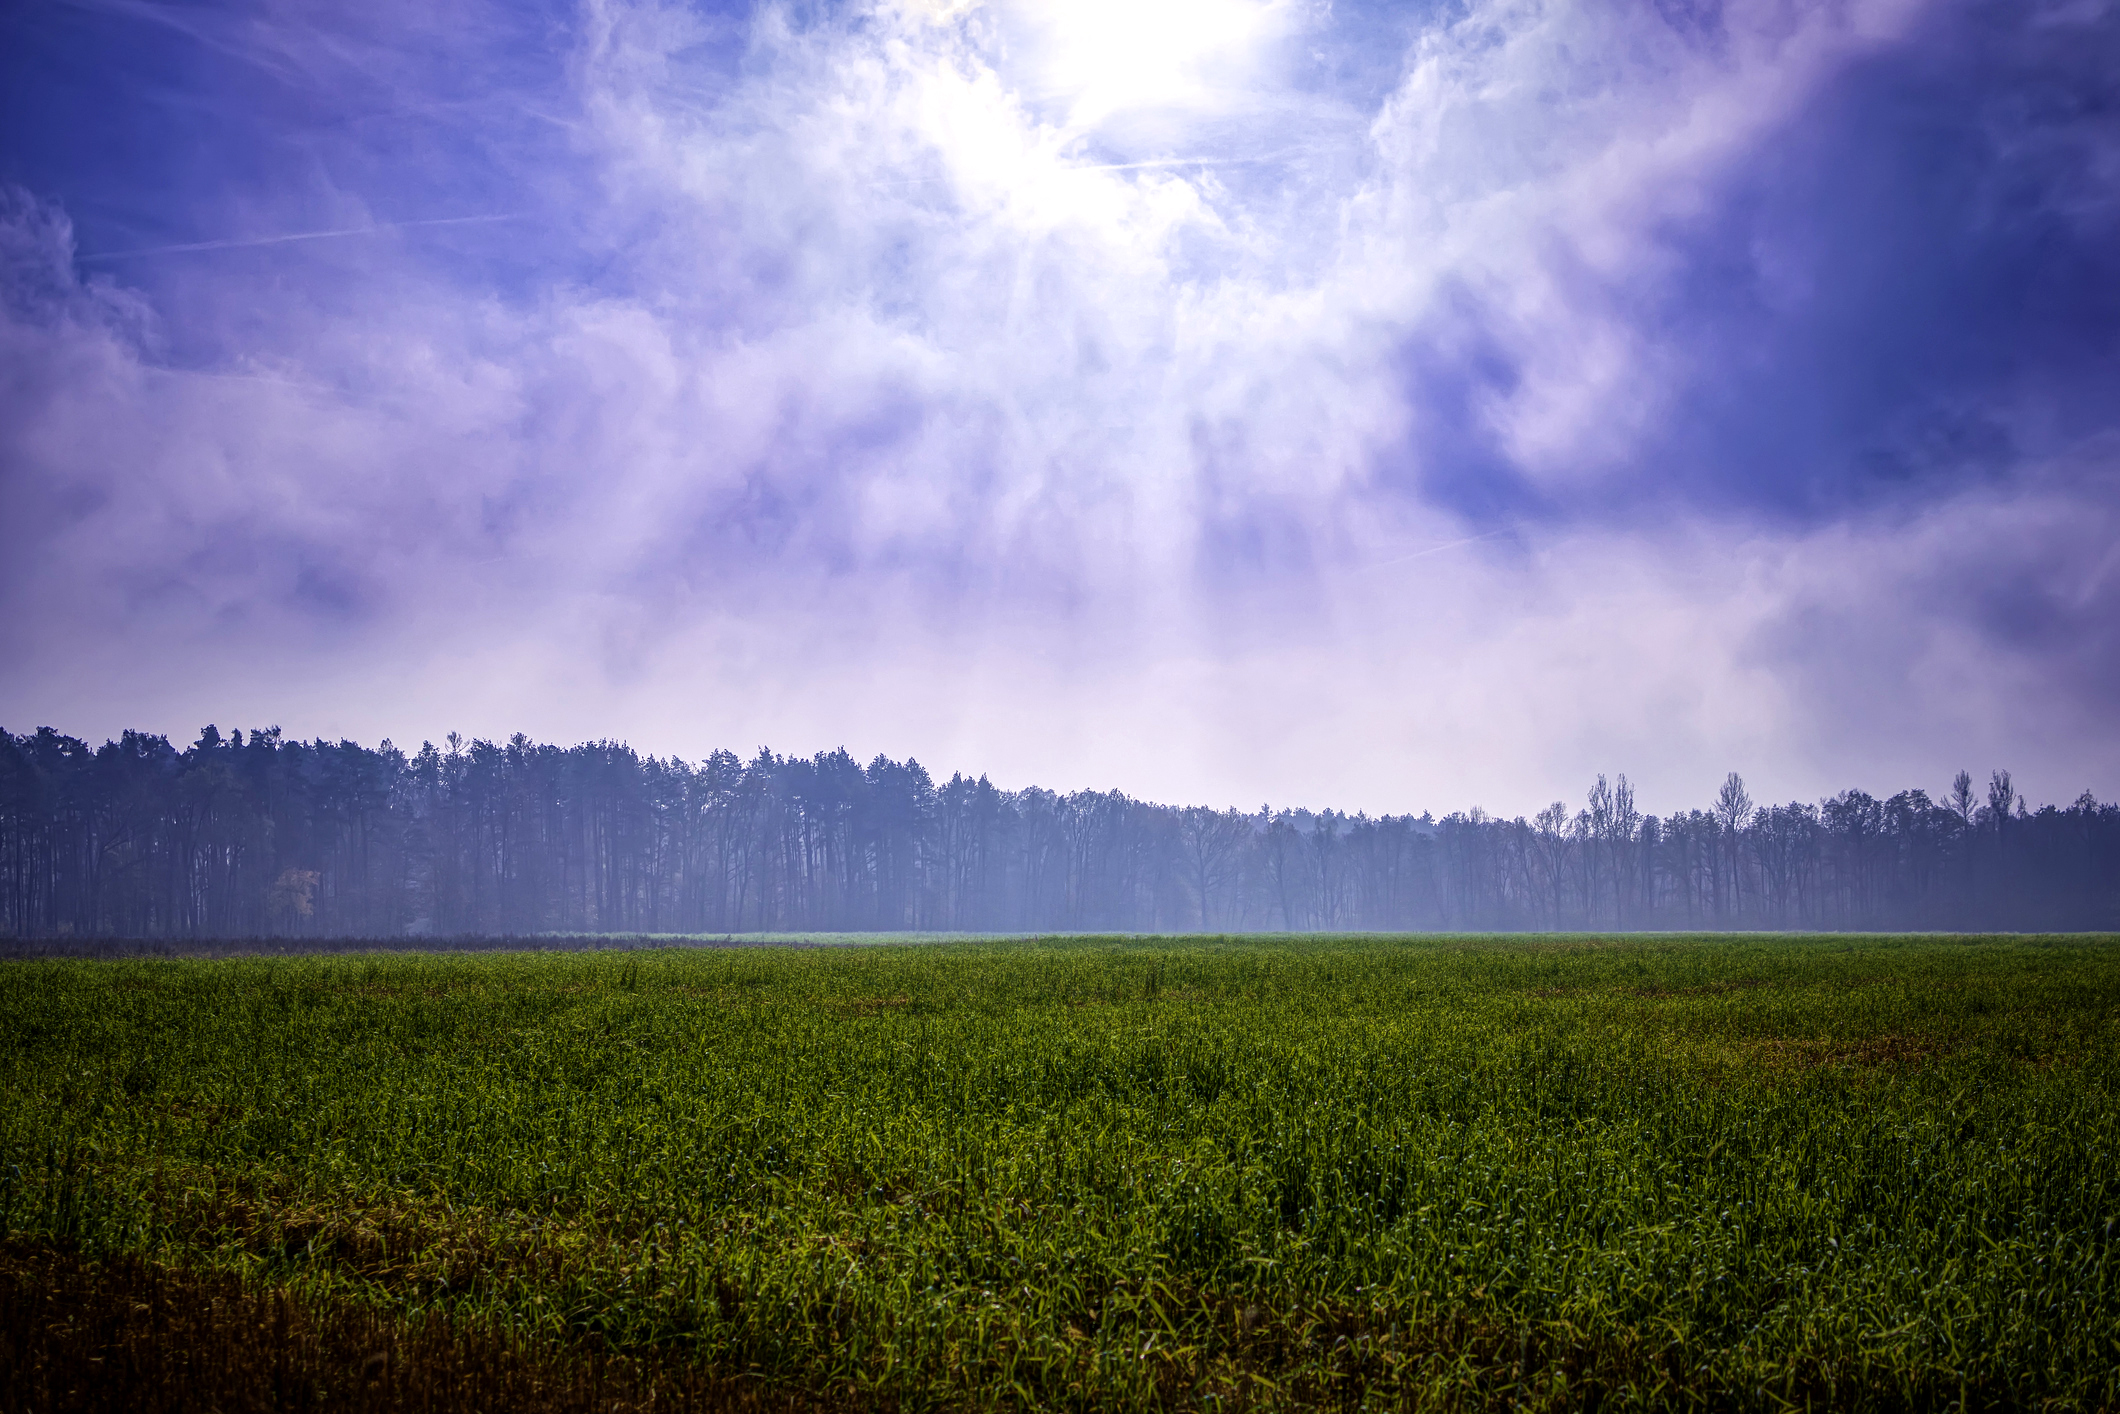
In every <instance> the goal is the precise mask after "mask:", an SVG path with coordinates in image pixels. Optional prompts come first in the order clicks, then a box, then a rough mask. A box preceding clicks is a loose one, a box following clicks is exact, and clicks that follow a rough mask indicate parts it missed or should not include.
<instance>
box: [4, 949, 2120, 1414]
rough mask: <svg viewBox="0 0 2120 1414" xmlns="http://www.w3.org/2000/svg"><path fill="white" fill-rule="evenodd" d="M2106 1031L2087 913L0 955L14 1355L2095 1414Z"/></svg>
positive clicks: (2116, 1021)
mask: <svg viewBox="0 0 2120 1414" xmlns="http://www.w3.org/2000/svg"><path fill="white" fill-rule="evenodd" d="M2116 1042H2120V940H2115V939H2111V938H2096V939H2085V938H2072V939H2026V938H2013V939H1982V938H1868V937H1866V938H1851V937H1821V938H1793V937H1792V938H1773V937H1738V938H1728V937H1725V938H1686V937H1657V938H1633V939H1618V938H1615V939H1603V938H1591V937H1579V938H1568V937H1539V938H1516V939H1511V938H1420V939H1412V938H1408V939H1390V938H1369V939H1356V938H1317V939H1302V938H1274V939H1268V940H1259V939H1250V940H1247V939H1233V940H1213V939H1190V940H1165V941H1155V940H1143V939H1127V940H1096V939H1079V938H1077V939H1067V940H1063V941H1035V940H1034V941H1012V942H1006V943H987V944H978V943H951V944H941V945H923V946H882V947H871V948H862V949H845V950H830V949H827V950H814V951H776V950H769V949H746V950H715V951H699V950H692V951H676V950H672V951H632V952H623V953H620V952H613V953H603V954H560V953H541V954H535V955H507V954H477V955H452V956H416V955H391V956H375V957H358V956H336V957H325V958H313V959H288V958H271V959H251V960H227V961H163V960H130V961H106V962H83V961H31V962H17V963H12V964H7V965H5V966H4V967H0V1095H4V1097H5V1102H4V1104H0V1224H4V1227H5V1232H4V1234H0V1317H4V1325H5V1328H6V1335H5V1337H4V1340H0V1362H5V1367H4V1368H0V1384H4V1385H5V1386H6V1388H7V1389H8V1390H9V1391H11V1393H10V1395H9V1396H8V1398H9V1399H10V1400H11V1402H12V1403H13V1404H14V1406H15V1407H49V1408H62V1407H94V1406H95V1404H96V1402H97V1400H98V1398H101V1397H107V1396H109V1391H112V1390H115V1389H117V1388H119V1387H120V1385H121V1384H124V1382H126V1381H131V1382H132V1383H131V1384H129V1385H125V1387H126V1388H129V1389H134V1390H136V1391H137V1394H136V1397H133V1398H130V1399H128V1400H127V1401H126V1402H127V1403H129V1404H132V1405H134V1406H136V1407H149V1406H151V1405H153V1404H154V1403H155V1400H156V1399H161V1400H162V1401H163V1403H164V1405H165V1406H166V1407H181V1406H182V1405H183V1404H184V1403H186V1402H187V1401H188V1402H190V1403H191V1404H192V1405H193V1406H194V1407H196V1406H198V1405H199V1404H201V1403H204V1402H206V1401H207V1398H208V1396H209V1395H210V1396H211V1398H212V1399H213V1400H216V1401H218V1402H219V1403H220V1405H221V1407H223V1408H237V1407H246V1401H249V1405H248V1407H282V1408H295V1407H306V1406H308V1405H318V1406H321V1407H332V1406H341V1407H375V1408H386V1407H388V1408H412V1407H448V1406H449V1405H450V1404H451V1403H452V1402H453V1403H456V1404H458V1405H459V1406H461V1405H464V1404H469V1403H477V1404H481V1405H483V1406H484V1407H489V1408H555V1409H556V1408H591V1407H599V1408H620V1407H669V1406H672V1405H682V1404H686V1403H691V1404H695V1405H700V1406H705V1407H756V1408H767V1407H787V1406H789V1405H791V1404H792V1405H796V1406H803V1405H836V1406H844V1407H871V1406H875V1405H895V1406H898V1407H903V1408H926V1407H1058V1408H1083V1409H1089V1408H1095V1409H1122V1408H1131V1407H1141V1408H1146V1407H1179V1408H1208V1409H1222V1408H1239V1407H1246V1408H1257V1407H1310V1406H1316V1405H1367V1406H1368V1407H1372V1408H1397V1407H1445V1406H1455V1407H1484V1406H1499V1405H1502V1404H1508V1405H1511V1406H1514V1407H1523V1408H1543V1407H1569V1408H1573V1407H1583V1406H1589V1405H1597V1406H1599V1407H1605V1408H1617V1407H1631V1406H1643V1405H1646V1406H1658V1407H1665V1406H1680V1405H1696V1404H1698V1405H1712V1406H1718V1407H1760V1408H1774V1407H1780V1406H1783V1405H1795V1404H1812V1405H1818V1406H1832V1407H1878V1408H1906V1407H1916V1408H1937V1409H1942V1408H1950V1407H1959V1408H1972V1407H1996V1406H2010V1407H2052V1408H2058V1409H2106V1410H2111V1409H2116V1408H2120V1375H2116V1373H2115V1372H2116V1370H2120V1264H2116V1262H2115V1252H2116V1248H2115V1239H2116V1236H2120V1232H2116V1225H2115V1224H2116V1218H2120V1155H2116V1152H2115V1141H2116V1139H2120V1044H2116ZM215 1370H226V1371H229V1372H232V1373H229V1374H226V1375H225V1376H222V1375H216V1374H215V1373H214V1371H215ZM216 1379H219V1380H220V1381H221V1384H220V1385H214V1384H213V1382H214V1381H215V1380H216ZM241 1381H248V1383H243V1384H241V1388H240V1389H238V1388H237V1387H236V1384H237V1383H240V1382H241ZM231 1382H235V1383H231ZM209 1386H211V1389H209ZM214 1390H218V1391H219V1392H218V1393H213V1391H214ZM99 1391H101V1392H102V1394H101V1395H99V1393H98V1392H99ZM187 1391H189V1392H190V1393H189V1394H187V1393H186V1392H187ZM201 1391H205V1393H200V1392H201ZM244 1391H249V1393H245V1392H244ZM258 1391H264V1393H258ZM194 1395H196V1396H197V1397H192V1396H194ZM172 1401H173V1402H172Z"/></svg>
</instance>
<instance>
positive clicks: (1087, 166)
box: [869, 147, 1306, 189]
mask: <svg viewBox="0 0 2120 1414" xmlns="http://www.w3.org/2000/svg"><path fill="white" fill-rule="evenodd" d="M1305 150H1306V149H1304V148H1299V147H1290V148H1283V149H1281V150H1280V151H1279V152H1269V153H1267V154H1266V155H1265V156H1263V157H1158V158H1154V159H1151V160H1149V161H1146V162H1066V161H1065V160H1064V159H1063V161H1062V164H1061V165H1060V166H1059V167H1058V168H1057V169H1056V170H1057V171H1060V172H1138V171H1141V170H1142V169H1144V168H1150V167H1258V166H1263V165H1265V164H1267V163H1270V162H1278V161H1280V160H1281V159H1282V158H1283V157H1286V156H1287V155H1288V154H1289V153H1291V152H1302V151H1305ZM953 180H955V178H954V177H953V176H947V175H946V176H940V177H901V178H899V179H897V180H895V181H888V182H871V183H870V184H869V185H870V186H871V187H872V188H875V189H881V188H885V187H924V186H932V185H934V184H935V183H937V182H947V181H953Z"/></svg>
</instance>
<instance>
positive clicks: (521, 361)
mask: <svg viewBox="0 0 2120 1414" xmlns="http://www.w3.org/2000/svg"><path fill="white" fill-rule="evenodd" d="M2115 74H2120V6H2116V5H2113V4H2106V3H2098V2H2097V0H2055V3H2045V0H2012V3H1998V4H1989V3H1980V2H1979V0H1954V2H1953V3H1942V2H1941V0H1936V2H1934V3H1931V2H1930V0H1845V3H1772V0H1769V2H1768V3H1747V0H1731V2H1730V3H1726V4H1714V3H1705V2H1704V0H1703V2H1701V3H1696V0H1642V3H1636V2H1635V0H1600V3H1583V4H1576V5H1571V4H1561V3H1539V2H1538V0H1499V2H1498V3H1476V2H1475V3H1451V4H1420V3H1414V4H1387V5H1363V4H1352V3H1341V0H1065V2H1064V3H1063V2H1062V0H847V2H846V3H832V2H831V0H816V2H815V3H795V4H774V3H760V4H746V3H741V0H735V2H734V3H701V4H690V5H688V4H681V3H662V2H661V0H637V2H636V0H588V3H583V4H569V3H559V2H558V0H548V2H547V3H542V4H541V3H536V2H535V0H505V3H488V2H487V0H461V3H452V4H449V5H445V6H435V5H431V4H415V3H410V0H371V2H370V3H365V4H362V5H358V6H353V5H344V4H323V3H282V0H246V2H245V3H227V4H216V3H186V4H173V3H170V4H165V3H159V0H83V2H82V3H59V2H58V0H20V2H19V3H15V4H12V5H9V6H7V7H6V8H5V10H4V12H0V726H4V727H6V728H8V729H9V730H13V731H17V732H20V731H25V730H29V729H31V728H33V727H36V726H41V725H51V726H54V727H56V728H58V729H60V730H62V731H66V732H69V733H71V734H75V735H81V736H87V737H91V738H93V739H96V740H100V739H102V738H103V737H105V736H108V735H112V734H115V733H116V732H118V731H120V730H122V729H125V728H128V727H133V728H140V729H145V730H149V731H154V732H163V733H168V734H169V735H170V736H171V737H172V738H173V739H175V740H177V741H178V744H180V745H182V744H184V743H186V742H188V741H189V740H190V739H191V738H192V737H193V736H194V735H195V734H196V733H197V731H198V729H199V727H200V726H202V725H203V724H205V723H206V722H209V721H212V722H217V723H219V724H220V725H221V726H222V727H223V728H224V730H225V729H226V728H228V727H230V726H236V727H244V728H248V727H252V726H263V725H279V726H281V727H282V728H283V729H284V730H285V731H286V733H287V734H288V735H290V736H302V737H310V736H324V737H328V738H334V739H336V738H339V737H351V738H354V739H356V740H361V741H365V742H374V741H375V740H377V739H378V738H382V737H386V736H387V737H390V738H393V739H394V740H395V741H397V742H398V743H399V744H400V745H407V746H411V745H416V744H417V743H418V742H419V741H420V740H422V739H428V738H432V739H436V740H439V739H440V738H441V737H442V736H443V735H444V734H446V733H448V732H450V731H458V732H462V733H464V734H465V735H467V736H485V737H493V738H499V737H504V736H506V735H508V734H511V733H513V732H516V731H522V732H527V733H529V734H530V735H531V736H533V737H536V738H539V739H545V740H555V741H560V742H573V741H578V740H584V739H606V738H608V739H622V740H625V741H628V742H630V743H631V744H633V745H634V746H635V747H637V748H640V749H642V750H646V751H651V752H654V753H657V754H676V755H680V756H683V757H686V758H688V759H696V758H697V757H699V756H702V755H704V754H705V753H707V752H708V751H710V750H712V749H714V748H717V747H724V746H726V747H730V748H733V749H735V750H737V751H738V752H740V753H743V754H749V753H750V752H751V751H753V750H755V749H756V748H757V747H759V746H761V745H764V746H770V747H772V748H774V749H775V750H778V751H782V752H794V753H798V754H808V753H810V752H814V751H818V750H825V749H830V748H835V747H839V746H842V745H844V746H846V747H848V748H849V749H851V750H853V751H854V752H855V753H856V754H857V755H859V756H863V757H866V756H868V755H871V754H874V753H878V752H883V753H888V754H889V755H891V756H893V757H899V758H902V757H905V756H908V755H911V756H915V757H917V758H918V759H919V760H920V761H922V762H923V763H924V764H925V765H927V766H928V768H929V769H930V770H931V771H933V772H935V773H937V774H938V775H940V776H944V777H946V776H947V775H948V774H949V773H950V772H952V771H958V770H961V771H964V772H966V773H967V774H979V773H982V772H983V773H986V774H989V775H990V776H991V777H992V778H993V779H994V780H995V782H996V783H997V784H1000V785H1004V786H1012V787H1013V786H1023V785H1029V784H1039V785H1045V786H1049V787H1054V788H1059V789H1072V788H1082V787H1094V788H1105V789H1109V788H1116V789H1121V790H1125V791H1127V792H1128V793H1130V794H1132V795H1135V796H1137V797H1141V798H1146V799H1152V800H1162V801H1169V802H1180V803H1194V802H1197V803H1205V804H1211V805H1217V806H1221V805H1237V806H1242V807H1245V808H1256V807H1257V806H1258V805H1259V804H1260V803H1261V802H1271V803H1273V804H1275V805H1287V806H1309V807H1322V806H1335V807H1338V808H1342V809H1346V810H1350V811H1352V810H1357V809H1361V810H1368V811H1370V812H1372V813H1378V812H1386V811H1389V812H1403V811H1411V812H1416V813H1417V812H1420V811H1422V810H1431V811H1434V812H1436V813H1438V814H1440V813H1443V812H1445V811H1448V810H1454V809H1461V808H1465V807H1469V806H1471V805H1474V804H1478V805H1482V806H1484V807H1485V808H1487V809H1488V810H1490V811H1494V812H1498V813H1504V814H1515V813H1518V812H1529V811H1535V810H1536V809H1538V808H1539V807H1540V806H1541V805H1543V804H1544V803H1545V802H1547V801H1550V800H1552V799H1554V798H1555V797H1556V796H1561V797H1565V798H1567V799H1570V800H1577V799H1579V798H1580V796H1581V795H1582V793H1583V791H1584V789H1585V788H1586V787H1587V786H1588V784H1589V783H1590V781H1591V779H1592V778H1593V777H1594V775H1595V774H1597V773H1600V772H1604V773H1620V772H1624V773H1626V774H1627V775H1628V776H1629V777H1630V779H1632V780H1633V781H1634V783H1635V785H1636V788H1637V791H1638V793H1639V799H1640V801H1641V804H1642V805H1643V807H1644V808H1646V809H1650V810H1653V811H1659V812H1669V811H1671V810H1676V809H1682V808H1689V807H1695V806H1701V805H1705V804H1706V803H1707V801H1708V800H1709V798H1710V797H1711V796H1712V795H1713V793H1714V790H1715V788H1716V786H1717V785H1719V784H1720V782H1721V781H1722V779H1723V777H1724V775H1725V774H1726V773H1727V772H1730V771H1738V772H1741V773H1742V774H1743V775H1744V777H1745V779H1746V781H1747V782H1748V784H1749V785H1750V787H1751V793H1752V795H1753V797H1754V798H1755V799H1759V800H1762V801H1785V800H1815V799H1817V798H1819V797H1820V796H1822V795H1825V794H1828V793H1831V792H1834V791H1838V790H1841V789H1843V788H1847V787H1860V788H1863V789H1867V790H1870V791H1872V792H1874V793H1879V794H1884V793H1889V792H1892V791H1896V790H1899V789H1903V788H1906V787H1910V786H1920V787H1924V788H1926V789H1928V790H1929V791H1930V792H1931V793H1932V794H1940V793H1941V792H1942V790H1943V789H1944V788H1945V786H1946V785H1947V783H1948V782H1949V780H1950V778H1951V776H1952V775H1953V774H1954V773H1955V772H1956V771H1957V770H1959V769H1961V768H1965V769H1970V770H1972V771H1973V772H1974V774H1975V776H1976V778H1977V779H1980V780H1983V781H1984V780H1985V778H1986V774H1987V772H1988V771H1990V770H1992V769H1997V768H2003V769H2009V770H2011V771H2012V772H2013V773H2014V775H2015V778H2016V780H2017V782H2018V784H2019V785H2020V787H2022V788H2023V789H2024V790H2025V791H2026V792H2027V793H2028V794H2030V795H2031V796H2032V797H2033V799H2034V800H2035V802H2036V801H2040V800H2056V801H2061V802H2066V801H2068V800H2071V799H2073V798H2074V797H2075V796H2076V795H2077V794H2078V793H2079V792H2081V791H2083V790H2085V789H2090V790H2092V791H2094V792H2095V793H2096V794H2097V795H2098V796H2099V797H2100V798H2102V799H2112V798H2114V797H2116V796H2120V730H2116V728H2120V84H2116V83H2115V82H2114V79H2113V76H2114V75H2115Z"/></svg>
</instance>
